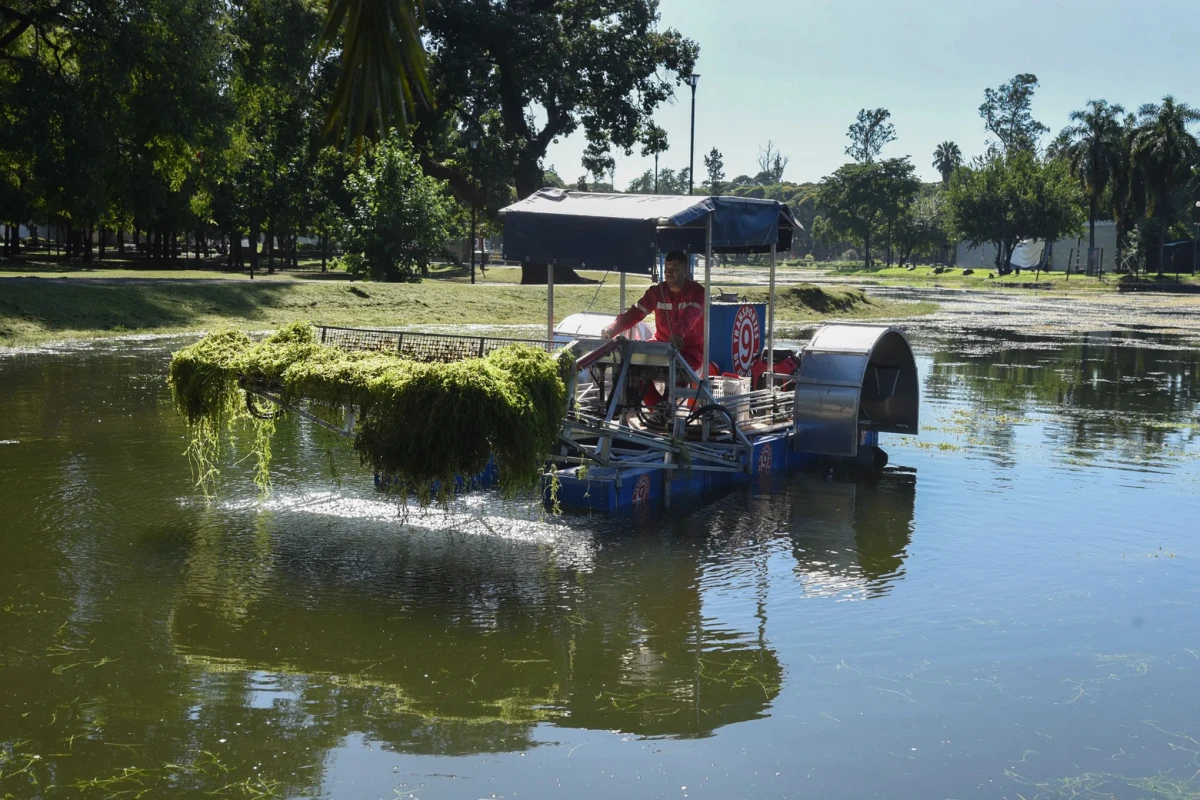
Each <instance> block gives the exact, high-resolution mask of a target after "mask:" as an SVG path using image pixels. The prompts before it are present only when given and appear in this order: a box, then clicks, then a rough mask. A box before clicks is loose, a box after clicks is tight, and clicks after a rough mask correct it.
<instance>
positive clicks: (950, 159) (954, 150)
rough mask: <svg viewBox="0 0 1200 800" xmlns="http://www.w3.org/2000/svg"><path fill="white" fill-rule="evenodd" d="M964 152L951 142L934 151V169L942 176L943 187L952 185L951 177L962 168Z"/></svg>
mask: <svg viewBox="0 0 1200 800" xmlns="http://www.w3.org/2000/svg"><path fill="white" fill-rule="evenodd" d="M962 163H963V157H962V150H961V149H959V147H958V145H956V144H955V143H954V142H951V141H949V140H947V141H945V142H942V143H941V144H939V145H938V146H937V148H936V149H935V150H934V151H933V168H934V169H936V170H937V171H938V172H940V173H941V174H942V187H943V188H945V187H947V186H949V185H950V175H951V173H953V172H954V170H955V168H957V167H960V166H962Z"/></svg>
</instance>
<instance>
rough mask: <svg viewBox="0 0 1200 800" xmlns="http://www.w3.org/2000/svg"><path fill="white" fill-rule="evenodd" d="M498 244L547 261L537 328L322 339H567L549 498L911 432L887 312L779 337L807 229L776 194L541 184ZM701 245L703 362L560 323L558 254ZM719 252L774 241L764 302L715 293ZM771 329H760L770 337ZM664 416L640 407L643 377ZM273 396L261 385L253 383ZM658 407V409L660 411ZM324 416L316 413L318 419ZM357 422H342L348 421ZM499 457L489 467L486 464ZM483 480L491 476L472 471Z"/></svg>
mask: <svg viewBox="0 0 1200 800" xmlns="http://www.w3.org/2000/svg"><path fill="white" fill-rule="evenodd" d="M502 214H503V216H504V220H505V235H504V242H505V258H506V259H507V260H509V261H516V262H521V263H529V264H541V265H545V267H546V276H547V299H548V302H547V327H546V336H545V338H544V339H540V340H521V339H503V338H489V337H467V336H444V335H437V334H429V333H417V332H407V331H398V330H368V329H350V328H333V327H321V328H319V329H318V332H319V337H320V341H321V342H322V343H325V344H328V345H332V346H337V347H343V348H347V349H371V350H390V351H394V352H399V353H402V354H405V355H407V356H409V357H412V358H415V359H417V360H437V361H450V360H458V359H464V358H470V357H481V356H484V355H486V354H488V353H489V352H491V351H492V350H494V349H496V348H497V347H501V346H504V345H507V344H513V343H516V342H523V343H525V344H532V345H534V346H537V347H542V348H545V349H546V350H547V351H549V352H552V353H553V352H560V353H561V352H563V351H564V350H565V351H566V352H567V353H569V356H570V358H572V359H574V369H571V370H566V371H565V372H567V373H569V374H567V375H566V379H567V382H568V387H567V388H568V409H567V413H566V417H565V419H564V420H563V424H562V431H561V436H560V441H559V444H560V446H559V448H558V450H557V452H555V453H553V454H552V455H551V463H549V464H548V465H547V466H548V469H547V472H546V476H545V482H544V483H545V488H546V494H547V500H548V501H550V500H551V495H552V496H553V498H552V499H553V502H556V503H557V504H559V505H561V506H562V507H566V508H582V509H595V510H602V511H617V510H620V509H641V508H648V507H653V506H665V505H669V504H670V503H671V502H672V498H673V497H676V496H679V495H681V494H688V495H694V496H700V497H702V496H703V495H704V494H705V493H707V492H710V491H712V490H714V489H717V488H719V487H721V486H723V485H727V484H729V483H733V482H737V481H746V480H750V479H752V478H756V477H761V476H765V475H769V474H770V473H774V472H780V471H783V470H787V469H794V468H800V467H815V466H825V465H833V466H836V465H844V466H856V467H861V468H865V469H878V468H881V467H882V466H883V465H884V464H886V462H887V456H886V454H884V453H883V451H882V450H880V448H879V435H880V434H881V433H901V434H908V435H912V436H916V435H918V434H919V431H920V426H919V422H918V414H919V406H920V397H919V385H918V378H917V370H916V362H915V360H914V358H913V353H912V349H911V348H910V346H909V343H908V340H907V339H906V337H905V336H904V334H903V332H901V331H900V330H898V329H896V328H892V327H888V326H883V325H859V324H831V325H825V326H822V327H821V328H820V329H819V330H818V331H817V332H816V334H815V335H814V336H813V338H812V340H811V341H810V342H809V343H808V345H807V346H806V347H805V348H803V350H801V351H799V352H796V351H790V350H777V349H776V348H775V337H774V317H775V314H774V306H775V259H776V253H777V251H778V250H780V249H782V250H787V249H789V248H790V245H791V239H792V231H793V230H794V229H795V228H797V227H799V223H798V222H796V220H795V219H794V217H793V216H792V214H791V212H790V211H789V210H788V208H787V206H786V205H784V204H782V203H779V202H776V201H773V200H758V199H754V198H741V197H693V196H669V197H664V196H653V195H618V194H588V193H578V192H569V191H562V190H557V189H546V190H543V191H541V192H538V193H537V194H535V195H533V196H531V197H528V198H526V199H525V200H522V201H520V202H518V203H516V204H514V205H511V206H509V207H508V208H506V209H504V210H503V212H502ZM678 249H683V250H685V251H687V252H689V253H699V252H703V253H704V255H705V258H704V284H705V289H706V293H705V304H704V326H705V327H704V329H705V332H706V337H705V343H704V358H703V360H702V361H701V363H703V364H714V365H715V366H716V370H715V372H716V374H707V375H699V374H697V373H696V372H695V371H694V370H693V369H692V368H691V367H690V366H689V365H688V363H687V361H685V360H684V359H683V357H682V356H681V355H680V354H679V352H678V351H676V350H675V348H674V347H672V346H671V344H670V343H668V342H663V341H647V339H648V338H651V337H649V335H648V334H649V330H648V328H646V327H645V326H641V327H639V328H637V329H635V330H633V331H631V332H630V333H629V335H628V336H619V337H617V338H615V339H612V340H604V339H602V338H601V337H600V331H601V330H603V327H604V325H605V324H607V323H608V322H611V320H612V319H613V317H612V316H609V315H600V314H581V315H573V316H572V317H570V318H568V319H567V320H565V321H564V323H563V324H562V326H561V327H556V325H555V323H554V266H556V265H561V266H569V267H573V268H584V267H586V268H590V269H597V268H599V269H604V270H609V271H616V272H618V273H619V275H620V279H621V301H620V304H621V308H622V309H623V308H625V307H626V305H627V304H626V298H625V275H626V274H627V273H631V272H632V273H642V274H648V275H651V276H653V275H655V270H656V268H657V266H658V264H659V258H660V256H661V254H663V253H666V252H669V251H671V250H678ZM714 253H762V254H768V255H769V266H770V282H769V291H768V301H767V303H766V304H765V305H764V304H754V303H744V302H738V301H737V300H736V299H734V298H726V297H725V296H721V299H720V300H719V301H714V300H713V299H712V275H711V267H712V263H713V254H714ZM764 339H765V341H764ZM652 383H653V384H654V385H655V389H656V395H657V396H660V397H662V398H664V400H665V402H664V405H665V409H666V414H665V424H655V423H657V422H658V420H657V419H655V420H653V421H652V420H651V419H650V418H649V416H648V414H647V412H648V410H649V409H647V408H646V405H645V402H644V397H645V396H646V394H647V390H648V388H649V386H650V384H652ZM259 396H262V397H265V398H266V399H268V400H275V398H274V397H271V396H270V395H269V393H268V394H264V393H261V392H260V393H259ZM656 416H657V415H656ZM318 421H319V422H321V423H322V424H326V425H327V423H324V422H323V421H320V420H318ZM352 428H353V421H352V419H351V421H350V423H349V424H348V425H347V426H346V427H345V428H344V429H343V431H342V432H344V433H347V434H349V433H350V431H351V429H352ZM490 469H491V468H489V470H490ZM463 477H464V478H476V479H479V480H481V481H483V482H487V480H488V479H489V475H488V474H485V475H483V476H463Z"/></svg>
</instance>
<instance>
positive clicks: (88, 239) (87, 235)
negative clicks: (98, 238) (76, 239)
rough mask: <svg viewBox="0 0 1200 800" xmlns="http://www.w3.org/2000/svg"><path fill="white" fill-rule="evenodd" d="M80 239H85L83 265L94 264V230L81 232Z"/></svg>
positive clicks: (88, 229)
mask: <svg viewBox="0 0 1200 800" xmlns="http://www.w3.org/2000/svg"><path fill="white" fill-rule="evenodd" d="M79 236H80V238H82V239H83V263H85V264H91V263H92V229H91V228H84V229H83V230H82V231H80V232H79Z"/></svg>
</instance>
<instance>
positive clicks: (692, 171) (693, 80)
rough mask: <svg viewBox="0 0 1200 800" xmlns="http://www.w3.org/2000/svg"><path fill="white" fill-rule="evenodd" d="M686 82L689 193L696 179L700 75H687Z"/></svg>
mask: <svg viewBox="0 0 1200 800" xmlns="http://www.w3.org/2000/svg"><path fill="white" fill-rule="evenodd" d="M687 82H688V84H689V85H691V87H692V145H691V149H690V150H689V152H688V194H691V193H692V184H693V183H695V180H696V84H697V83H699V82H700V76H699V75H695V74H692V75H688V78H687Z"/></svg>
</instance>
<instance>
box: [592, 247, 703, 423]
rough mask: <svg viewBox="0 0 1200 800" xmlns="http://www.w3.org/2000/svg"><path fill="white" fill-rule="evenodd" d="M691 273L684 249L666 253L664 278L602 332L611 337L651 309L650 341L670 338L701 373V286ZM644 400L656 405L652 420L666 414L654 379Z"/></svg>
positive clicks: (638, 319)
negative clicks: (652, 322)
mask: <svg viewBox="0 0 1200 800" xmlns="http://www.w3.org/2000/svg"><path fill="white" fill-rule="evenodd" d="M690 273H691V270H690V269H689V268H688V257H687V253H684V252H683V251H682V250H673V251H671V252H670V253H667V258H666V265H665V266H664V268H663V275H664V277H665V278H666V280H665V281H663V282H662V283H658V284H655V285H654V286H651V287H650V288H649V289H647V290H646V293H645V294H644V295H642V299H641V300H639V301H637V302H636V303H634V304H633V305H632V306H630V307H629V308H628V309H627V310H626V311H624V312H623V313H621V314H620V315H618V316H617V318H616V319H615V320H614V321H613V324H612V325H609V326H608V327H607V328H605V329H604V331H603V333H602V334H601V335H602V336H603V337H604V338H605V339H611V338H612V337H614V336H616V335H617V334H619V333H621V332H622V331H626V330H628V329H629V328H631V327H632V326H634V325H635V324H637V323H638V322H641V321H642V319H644V318H645V316H646V315H647V314H649V313H650V312H651V311H653V312H654V339H653V340H652V341H655V342H670V343H671V344H673V345H674V346H675V349H676V350H678V351H679V353H680V355H682V356H683V360H684V361H686V362H687V363H688V365H689V366H690V367H691V368H692V369H694V370H695V371H696V374H697V375H703V373H702V372H701V371H700V364H701V362H702V361H703V360H704V287H703V286H701V285H700V284H698V283H696V282H695V281H694V280H692V279H691V274H690ZM710 372H711V370H710ZM643 402H645V404H646V405H647V406H649V407H650V408H652V409H655V415H654V416H655V419H654V421H655V422H661V421H662V419H659V417H663V418H665V412H664V410H663V409H661V408H660V407H659V404H660V403H661V402H662V394H661V393H660V392H659V391H658V389H656V388H655V386H654V384H653V383H651V384H650V388H649V389H648V390H647V392H646V396H645V397H644V398H643Z"/></svg>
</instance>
